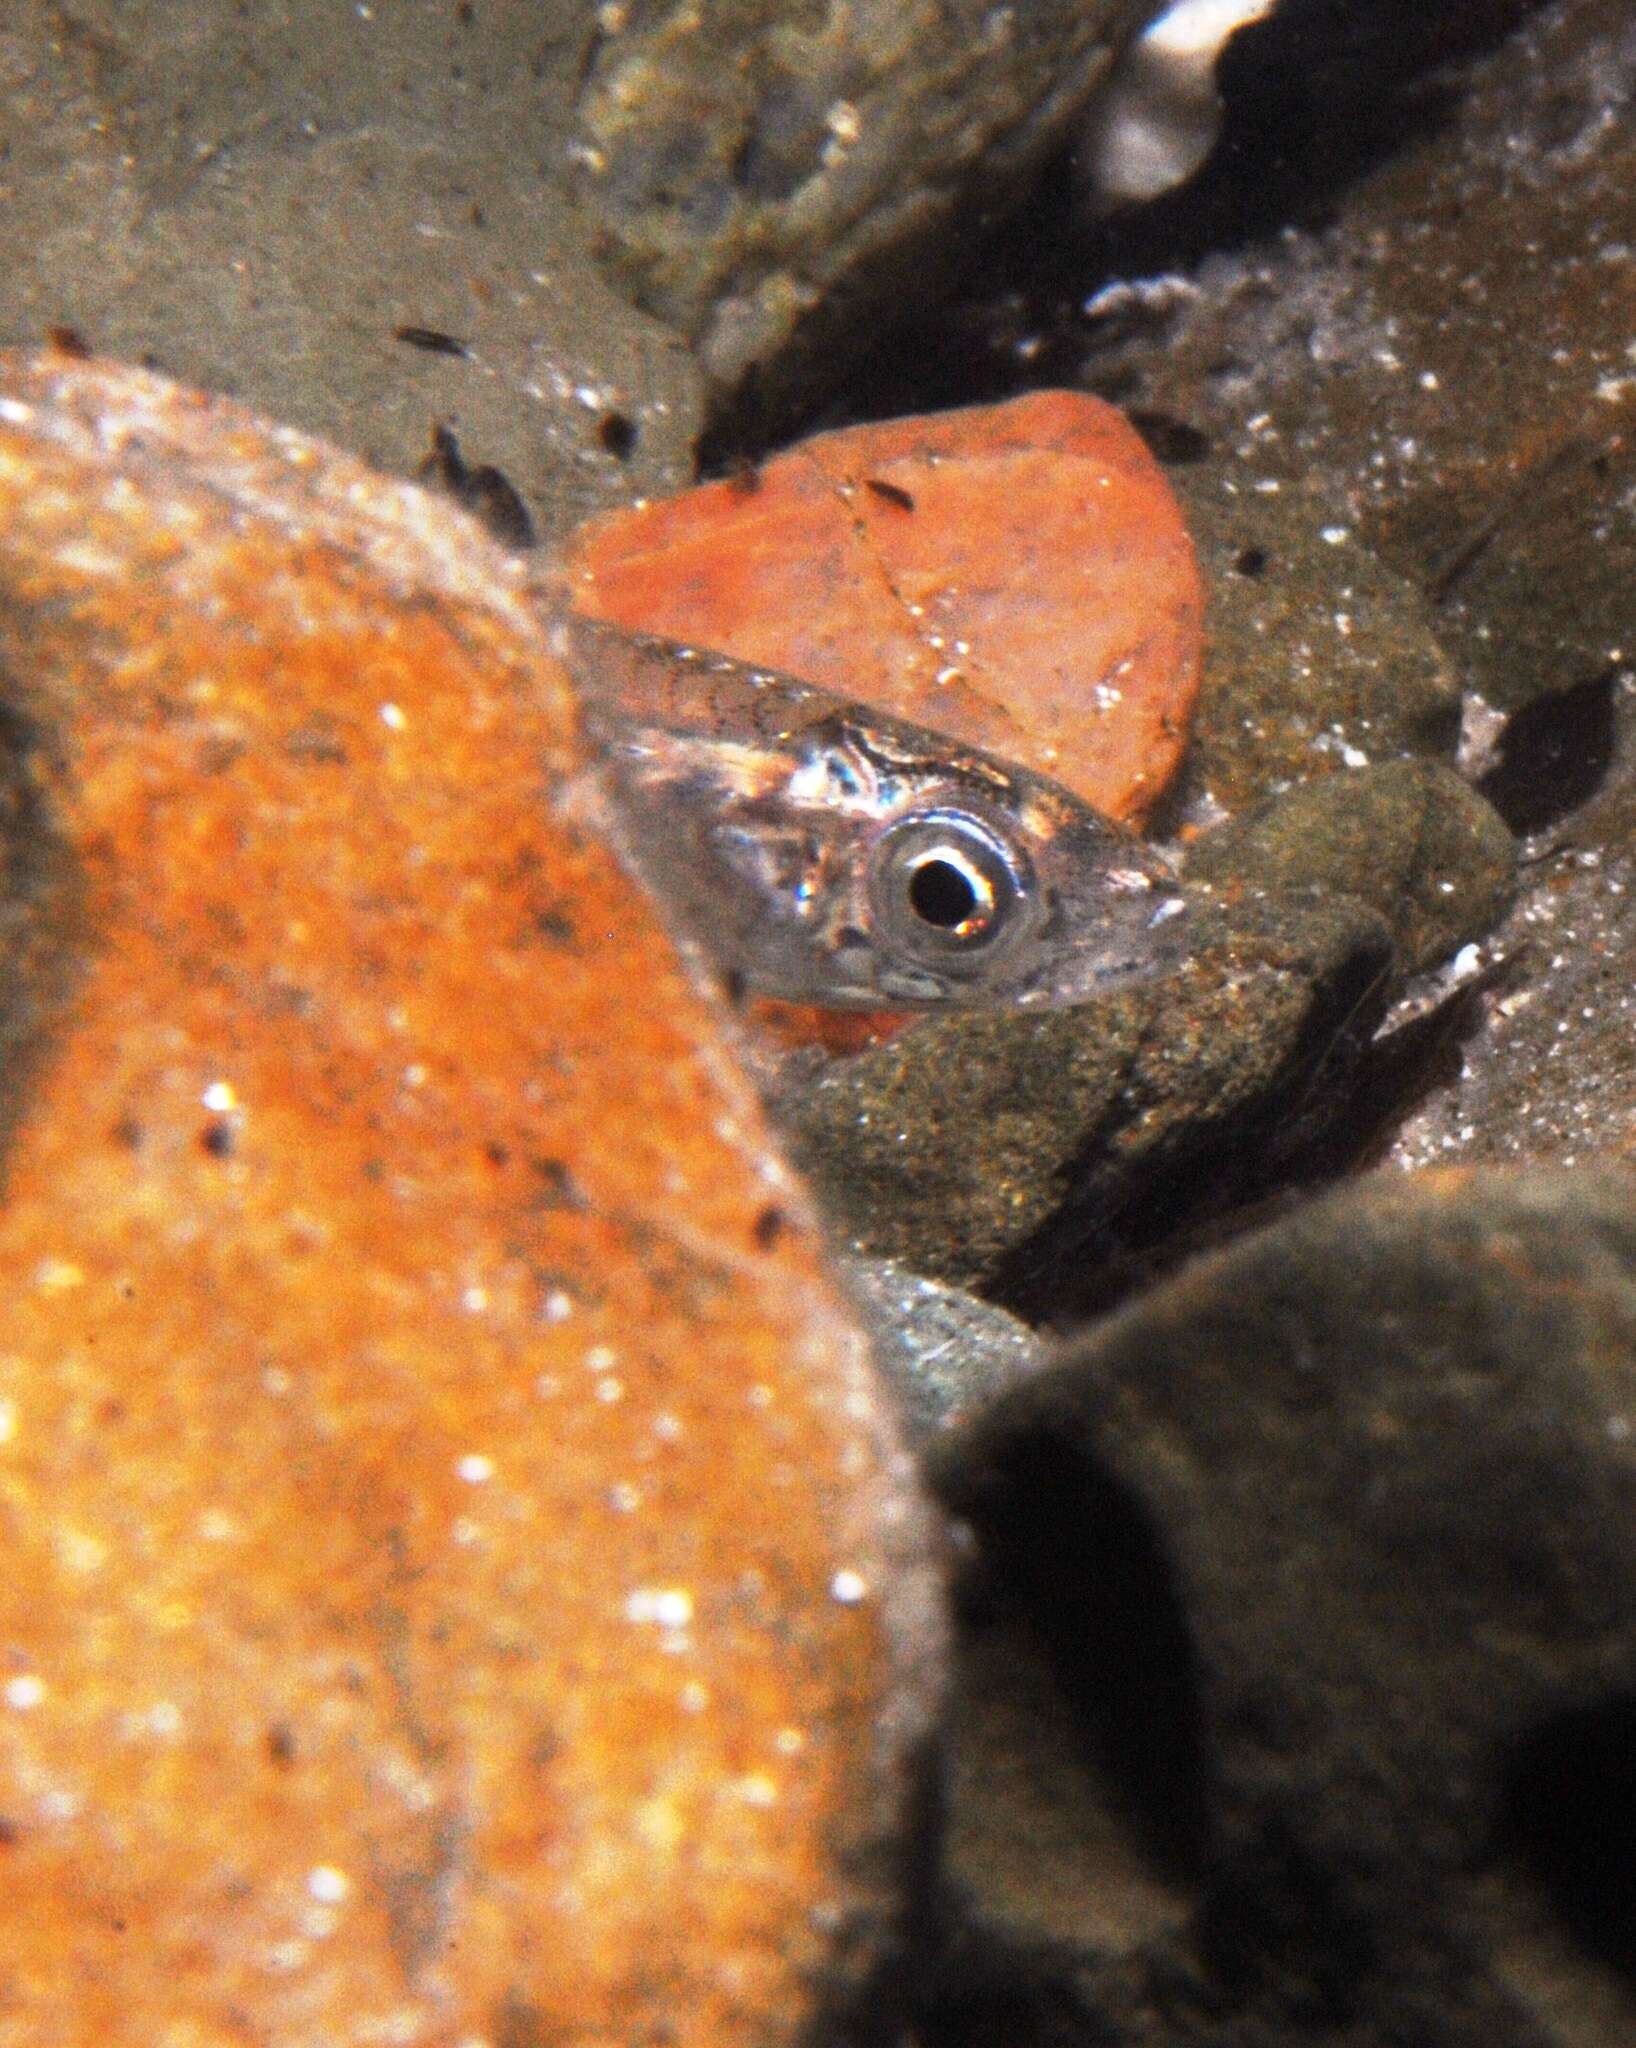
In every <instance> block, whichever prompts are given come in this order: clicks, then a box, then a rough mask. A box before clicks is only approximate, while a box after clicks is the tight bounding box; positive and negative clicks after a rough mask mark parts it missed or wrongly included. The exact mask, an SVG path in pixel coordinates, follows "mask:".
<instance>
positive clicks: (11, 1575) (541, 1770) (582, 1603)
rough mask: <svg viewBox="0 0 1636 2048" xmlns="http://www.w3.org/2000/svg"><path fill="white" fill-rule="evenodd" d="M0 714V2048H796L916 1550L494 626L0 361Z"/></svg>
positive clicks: (129, 402) (782, 1237) (716, 1093)
mask: <svg viewBox="0 0 1636 2048" xmlns="http://www.w3.org/2000/svg"><path fill="white" fill-rule="evenodd" d="M0 678H3V681H4V702H5V708H4V714H3V718H0V740H3V741H4V747H3V749H0V851H3V854H4V871H5V873H6V876H7V899H6V900H7V909H6V923H7V934H8V946H9V947H10V949H11V962H12V973H11V975H10V976H9V977H8V988H9V990H10V993H9V995H8V1003H7V1010H6V1014H5V1026H6V1031H5V1044H6V1047H7V1057H8V1059H9V1060H10V1062H11V1068H10V1073H9V1075H8V1086H7V1090H6V1098H5V1099H6V1101H7V1104H8V1114H9V1115H10V1116H11V1117H12V1118H13V1124H12V1128H11V1133H10V1142H9V1155H8V1159H7V1173H6V1180H5V1186H4V1199H3V1206H0V1513H3V1515H4V1526H5V1531H6V1546H7V1562H8V1569H7V1572H6V1575H5V1582H4V1586H3V1587H0V1644H3V1658H0V1859H3V1866H4V1875H5V1882H6V1897H7V1909H6V1913H5V1915H4V1920H3V1924H0V1981H3V1983H4V1985H5V1991H4V1994H3V1998H0V2042H3V2043H5V2044H8V2048H9V2044H11V2043H14V2042H15V2043H19V2044H21V2043H29V2044H36V2043H39V2044H47V2043H65V2044H66V2043H70V2042H72V2043H76V2044H77V2043H81V2042H96V2043H98V2044H120V2043H127V2042H128V2043H133V2044H135V2043H142V2044H144V2048H147V2044H152V2043H157V2042H160V2041H167V2042H169V2041H174V2042H178V2043H180V2042H182V2041H183V2040H185V2041H187V2042H188V2043H192V2044H200V2048H203V2044H211V2048H214V2044H227V2043H245V2042H252V2041H254V2042H276V2043H278V2044H280V2048H319V2044H323V2048H331V2044H344V2043H353V2042H356V2043H365V2042H380V2041H388V2040H390V2041H392V2042H397V2043H406V2044H416V2048H418V2044H423V2043H431V2044H440V2048H452V2044H455V2043H476V2042H479V2041H487V2042H496V2043H498V2042H501V2041H504V2042H508V2043H516V2044H523V2043H532V2042H544V2041H546V2040H550V2041H553V2042H557V2041H561V2042H564V2043H567V2042H570V2041H572V2042H574V2043H576V2044H583V2048H591V2044H593V2043H594V2044H603V2043H612V2042H619V2043H626V2042H635V2041H650V2040H658V2039H661V2038H662V2039H664V2040H665V2041H666V2042H669V2043H672V2044H697V2048H705V2044H709V2048H722V2044H739V2043H745V2044H748V2043H752V2042H753V2043H755V2044H757V2048H764V2044H767V2043H773V2042H786V2041H790V2040H793V2039H794V2038H795V2037H796V2036H797V2034H798V2033H800V2030H801V2028H802V2025H803V2022H804V2021H805V2020H806V2019H807V2018H808V2017H809V2016H810V2009H811V2005H812V2001H813V1997H814V1991H813V1985H814V1982H815V1980H816V1977H817V1975H818V1973H820V1972H823V1971H826V1970H828V1969H831V1968H835V1967H840V1966H839V1965H838V1964H837V1960H836V1955H835V1953H834V1952H833V1949H832V1942H833V1934H834V1930H835V1929H836V1928H837V1927H844V1928H845V1929H846V1930H847V1932H848V1934H849V1936H850V1937H851V1940H850V1942H849V1944H848V1945H847V1947H846V1950H845V1954H846V1963H845V1967H844V1968H843V1969H842V1970H841V1974H842V1976H843V1978H844V1977H846V1976H847V1974H848V1972H851V1971H856V1970H861V1969H863V1968H865V1967H867V1965H868V1963H869V1961H870V1960H871V1958H872V1956H873V1955H874V1953H875V1952H876V1951H877V1949H878V1945H879V1937H880V1933H881V1927H882V1922H883V1916H885V1915H886V1914H887V1912H888V1911H889V1910H890V1905H891V1900H890V1896H889V1892H888V1889H887V1876H886V1868H887V1866H886V1862H885V1860H884V1859H883V1858H882V1857H881V1856H880V1855H879V1854H878V1853H876V1852H877V1851H878V1850H879V1849H880V1848H881V1847H882V1845H883V1843H886V1842H889V1841H890V1839H891V1837H892V1835H893V1834H894V1833H895V1831H896V1829H897V1827H898V1824H899V1817H900V1813H901V1809H902V1794H903V1789H904V1786H903V1779H904V1763H905V1753H906V1745H907V1743H908V1742H909V1741H910V1739H911V1737H912V1736H913V1734H914V1732H915V1730H916V1729H917V1728H918V1727H919V1726H920V1725H921V1722H922V1721H923V1718H924V1712H925V1696H924V1671H923V1664H922V1662H920V1661H917V1660H923V1659H924V1658H925V1656H926V1654H927V1652H928V1649H929V1647H930V1643H931V1632H930V1631H929V1630H928V1628H927V1615H928V1611H929V1603H928V1600H927V1597H926V1596H927V1592H928V1580H927V1577H926V1574H925V1570H924V1567H923V1565H922V1564H921V1562H920V1550H919V1541H918V1539H919V1535H920V1530H919V1524H918V1521H917V1510H916V1508H915V1505H914V1500H913V1496H912V1494H911V1493H910V1492H909V1491H908V1488H907V1481H906V1479H905V1474H904V1466H903V1461H902V1458H901V1456H900V1454H899V1453H898V1451H897V1449H896V1447H895V1442H894V1439H893V1435H892V1431H891V1429H890V1427H889V1426H888V1424H887V1423H886V1421H885V1420H884V1419H883V1417H882V1415H881V1414H880V1412H879V1411H878V1409H877V1407H876V1405H875V1394H874V1392H873V1388H872V1383H871V1381H870V1380H869V1378H868V1377H867V1376H866V1372H865V1360H864V1357H863V1354H862V1349H861V1345H860V1341H859V1338H858V1335H857V1332H856V1330H855V1329H854V1327H853V1325H852V1324H851V1322H850V1321H849V1319H848V1317H847V1315H846V1313H845V1312H844V1311H843V1309H842V1307H841V1306H840V1304H839V1301H838V1298H837V1296H836V1294H835V1293H834V1291H833V1289H832V1286H831V1283H830V1282H829V1280H828V1279H827V1277H826V1275H825V1273H824V1271H823V1268H822V1264H821V1260H820V1257H819V1254H818V1251H817V1247H816V1244H815V1239H814V1235H813V1232H812V1228H811V1225H810V1222H809V1219H808V1215H807V1210H806V1206H805V1202H804V1199H803V1197H802V1195H801V1193H800V1191H799V1189H798V1188H796V1187H795V1186H793V1185H791V1183H790V1182H789V1180H788V1179H787V1177H786V1176H785V1174H784V1171H783V1169H782V1168H781V1166H780V1164H779V1162H778V1161H777V1159H776V1158H775V1157H774V1156H773V1154H772V1152H771V1150H770V1148H769V1145H768V1141H767V1138H766V1135H765V1132H764V1130H763V1127H762V1124H761V1120H760V1117H759V1114H758V1111H757V1108H756V1105H755V1103H754V1101H753V1100H752V1099H751V1097H750V1096H749V1094H748V1093H747V1091H746V1089H745V1087H744V1085H743V1084H742V1082H741V1081H740V1080H739V1078H738V1077H737V1075H736V1074H735V1072H734V1070H733V1069H732V1067H731V1065H730V1063H729V1062H728V1061H727V1060H726V1059H725V1057H724V1055H723V1053H722V1050H721V1046H720V1044H719V1041H718V1039H717V1036H716V1032H715V1027H714V1024H713V1021H712V1017H711V1015H710V1014H709V1012H708V1011H707V1009H706V1008H705V1007H704V1005H703V1003H702V1002H701V1000H700V998H699V997H698V996H697V995H696V994H695V992H694V991H693V989H692V988H691V987H690V986H689V985H688V984H687V983H686V981H685V980H684V978H683V975H682V973H681V971H680V969H679V968H678V965H677V963H676V961H675V959H674V956H673V955H672V953H671V951H670V948H669V946H668V944H667V943H666V941H665V939H664V936H663V934H662V933H661V931H660V930H659V928H658V927H657V925H656V923H655V920H654V916H653V913H652V911H651V910H650V908H649V907H648V905H647V903H646V901H645V899H644V898H642V897H641V896H640V895H639V894H638V893H637V892H636V891H635V890H634V888H633V886H632V885H631V884H630V883H629V882H628V881H627V879H626V878H625V876H624V874H623V873H622V871H621V870H620V869H619V868H618V867H617V866H616V865H615V863H614V862H613V860H612V859H611V858H610V856H609V854H608V853H607V851H606V849H605V848H604V846H603V845H602V844H601V843H600V842H599V840H598V839H597V837H596V836H595V834H594V832H593V831H592V830H591V829H590V828H589V826H588V824H587V823H586V822H585V819H584V816H583V815H582V813H583V811H584V809H585V806H584V804H583V803H581V804H580V805H579V806H578V808H576V809H572V810H571V812H569V813H565V812H564V810H563V809H562V808H561V807H560V806H559V804H558V803H557V800H556V799H557V792H558V791H559V790H560V788H561V786H562V783H563V779H564V777H565V776H568V775H570V774H573V773H575V772H576V771H577V770H578V768H579V765H580V764H579V755H578V750H577V744H576V739H575V732H574V716H573V704H572V701H571V699H570V697H569V694H568V691H567V686H566V682H565V679H564V677H563V674H562V672H561V671H560V669H559V668H558V666H557V665H556V663H555V662H554V660H553V659H552V658H551V656H550V653H549V649H548V646H547V644H546V632H545V629H544V628H542V627H541V625H540V624H539V623H538V621H537V618H536V615H535V614H534V612H533V610H532V608H531V606H530V604H529V602H528V599H527V594H526V592H525V591H524V589H523V588H522V587H521V585H520V583H519V581H518V572H517V571H516V570H515V568H514V567H512V566H510V565H508V564H507V563H506V561H505V560H504V558H503V557H502V556H500V555H499V554H498V552H497V551H495V550H494V549H493V548H491V547H490V546H488V545H487V544H486V543H485V542H484V540H483V539H482V538H481V536H480V535H479V534H478V533H477V531H476V529H475V528H474V527H473V526H472V525H470V524H469V523H468V522H467V521H466V520H465V519H463V518H462V517H461V516H460V515H458V514H456V513H453V512H450V511H447V510H445V509H443V508H441V507H439V506H437V505H434V504H433V503H432V502H431V501H430V500H428V499H426V498H424V497H423V496H422V495H421V494H420V493H419V492H417V491H414V490H412V489H410V488H408V487H400V486H397V485H393V484H390V483H387V482H384V481H382V480H381V479H379V478H376V477H372V476H371V475H370V474H369V473H368V472H367V471H365V470H363V469H362V468H360V467H358V466H357V465H355V464H353V463H351V462H348V461H346V460H344V459H343V458H341V457H339V456H336V455H333V454H330V453H327V452H326V451H324V450H322V449H321V448H319V447H317V446H316V445H314V444H313V443H311V442H309V441H306V440H304V439H302V438H301V437H299V436H297V435H295V434H291V433H284V432H278V431H275V430H269V429H266V428H264V427H262V426H260V425H259V424H258V423H256V422H255V421H253V420H252V419H250V418H249V417H248V416H247V415H245V414H243V413H241V412H238V411H236V410H235V409H233V408H231V407H229V406H226V405H219V404H214V403H209V402H206V401H204V400H200V399H196V398H193V397H190V396H189V395H187V394H185V393H180V392H177V391H176V390H175V389H174V388H173V387H170V386H168V385H166V384H164V383H162V382H161V381H160V380H157V379H154V378H150V377H146V376H142V375H139V374H137V373H135V372H130V371H123V370H113V369H108V368H104V367H99V366H97V365H94V364H93V365H86V364H83V363H71V362H68V361H67V360H65V359H63V358H60V357H59V358H56V359H52V360H47V361H46V362H45V363H43V364H38V365H30V364H28V363H24V362H19V361H18V360H16V359H8V360H4V361H3V362H0ZM20 1083H21V1084H22V1086H23V1089H24V1095H23V1099H22V1107H21V1108H20V1109H18V1107H17V1103H18V1088H19V1084H20ZM802 2038H805V2037H804V2036H803V2037H802Z"/></svg>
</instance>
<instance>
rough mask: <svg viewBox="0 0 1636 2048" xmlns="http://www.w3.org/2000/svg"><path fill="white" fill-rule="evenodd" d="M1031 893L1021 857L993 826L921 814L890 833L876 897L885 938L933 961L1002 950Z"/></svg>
mask: <svg viewBox="0 0 1636 2048" xmlns="http://www.w3.org/2000/svg"><path fill="white" fill-rule="evenodd" d="M1028 887H1029V877H1028V874H1027V871H1026V868H1025V867H1024V865H1023V862H1022V857H1021V855H1020V853H1019V852H1018V851H1017V850H1016V849H1015V848H1013V847H1012V846H1010V845H1009V844H1008V843H1007V841H1006V840H1005V839H1004V838H1003V837H1002V836H1001V835H1000V833H999V832H997V831H996V830H995V829H994V828H993V827H992V826H990V825H989V824H988V823H987V821H986V820H983V819H980V818H977V817H974V816H972V815H970V814H969V813H966V812H962V811H952V810H938V811H931V812H921V813H919V814H918V815H916V816H913V817H910V818H906V819H901V820H899V822H898V823H897V824H895V825H894V826H892V827H891V828H890V829H889V830H888V831H887V832H885V833H883V834H882V836H881V840H880V843H879V845H878V846H877V848H876V852H875V860H874V866H873V872H872V875H871V895H872V897H873V899H874V909H875V915H876V918H877V920H878V922H879V924H880V926H881V928H882V930H883V931H884V932H885V933H886V934H887V935H888V936H889V937H890V938H891V939H892V940H893V941H894V942H895V943H898V944H901V945H904V946H906V947H908V948H909V949H910V950H912V951H914V952H916V953H918V954H920V955H921V956H922V957H928V958H943V959H946V958H948V957H949V956H950V955H951V954H958V953H971V952H977V951H980V950H984V949H986V948H988V947H990V946H993V945H994V944H996V943H997V942H998V941H999V940H1000V939H1001V938H1002V937H1004V936H1005V935H1006V934H1007V933H1008V932H1009V931H1010V930H1011V929H1012V928H1014V927H1015V925H1016V924H1017V922H1018V913H1019V911H1020V910H1021V909H1022V907H1023V903H1024V900H1025V898H1026V895H1027V892H1028Z"/></svg>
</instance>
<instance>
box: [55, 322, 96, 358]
mask: <svg viewBox="0 0 1636 2048" xmlns="http://www.w3.org/2000/svg"><path fill="white" fill-rule="evenodd" d="M45 335H46V340H47V341H49V342H50V344H51V346H52V347H53V348H54V349H55V350H56V351H57V353H58V355H61V356H73V357H74V358H75V359H76V360H77V361H79V362H85V361H86V360H87V359H88V357H89V356H90V354H91V344H90V343H89V342H88V341H87V340H86V338H85V336H84V335H83V334H81V332H80V331H79V329H78V328H77V327H48V328H47V329H46V331H45Z"/></svg>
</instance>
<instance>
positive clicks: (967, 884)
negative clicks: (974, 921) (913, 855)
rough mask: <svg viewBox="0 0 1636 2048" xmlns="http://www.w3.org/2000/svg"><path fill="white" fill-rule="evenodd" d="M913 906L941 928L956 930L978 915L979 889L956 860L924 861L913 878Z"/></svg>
mask: <svg viewBox="0 0 1636 2048" xmlns="http://www.w3.org/2000/svg"><path fill="white" fill-rule="evenodd" d="M909 907H910V909H911V910H913V911H914V913H915V915H916V916H917V917H920V918H924V919H925V921H926V923H927V924H935V925H936V926H937V927H938V929H939V930H940V931H954V930H956V929H957V928H958V927H959V926H960V925H963V924H964V923H965V922H966V921H967V919H968V918H971V917H974V916H975V915H976V914H977V907H978V905H977V891H976V890H975V889H974V888H973V887H972V882H971V877H970V876H969V875H968V874H967V873H966V872H965V870H964V869H963V868H961V867H958V866H957V865H956V864H955V863H954V862H953V861H952V860H923V861H922V862H921V863H920V865H919V867H917V868H916V869H915V871H914V873H913V874H912V875H911V876H910V877H909Z"/></svg>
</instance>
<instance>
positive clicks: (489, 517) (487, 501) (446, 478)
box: [415, 421, 534, 549]
mask: <svg viewBox="0 0 1636 2048" xmlns="http://www.w3.org/2000/svg"><path fill="white" fill-rule="evenodd" d="M415 475H416V477H417V478H418V479H419V481H420V482H421V483H423V484H430V485H432V486H433V487H434V488H436V489H438V490H443V491H446V492H447V493H448V494H449V496H450V497H451V498H453V499H454V501H455V502H456V504H458V505H463V506H464V507H465V509H466V510H467V511H468V512H470V513H472V514H473V515H474V516H475V517H476V518H478V519H480V520H481V521H482V522H483V524H484V525H485V526H486V527H487V528H488V530H489V532H490V533H492V534H493V536H494V538H495V539H496V540H497V541H499V542H500V543H501V544H502V546H505V547H509V548H517V549H522V548H531V547H532V546H533V545H534V522H533V520H532V519H531V518H530V517H529V516H528V507H527V506H526V505H525V504H524V503H523V501H522V498H521V497H520V496H519V495H518V492H517V488H516V486H515V485H514V484H513V483H512V482H511V480H510V478H509V477H507V476H506V474H505V473H504V471H503V470H499V469H496V468H495V466H494V464H493V463H492V462H485V463H482V464H480V465H479V467H478V468H476V469H472V468H469V467H468V466H467V463H466V459H465V457H464V456H463V455H462V454H461V452H460V443H459V441H458V440H457V439H456V438H455V434H454V430H453V429H452V428H451V427H446V426H444V425H443V423H442V422H441V421H439V422H438V424H437V425H436V426H434V427H433V428H432V449H431V453H430V454H429V455H428V456H427V457H426V459H425V461H424V462H422V463H421V465H420V467H419V469H417V470H416V471H415Z"/></svg>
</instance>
